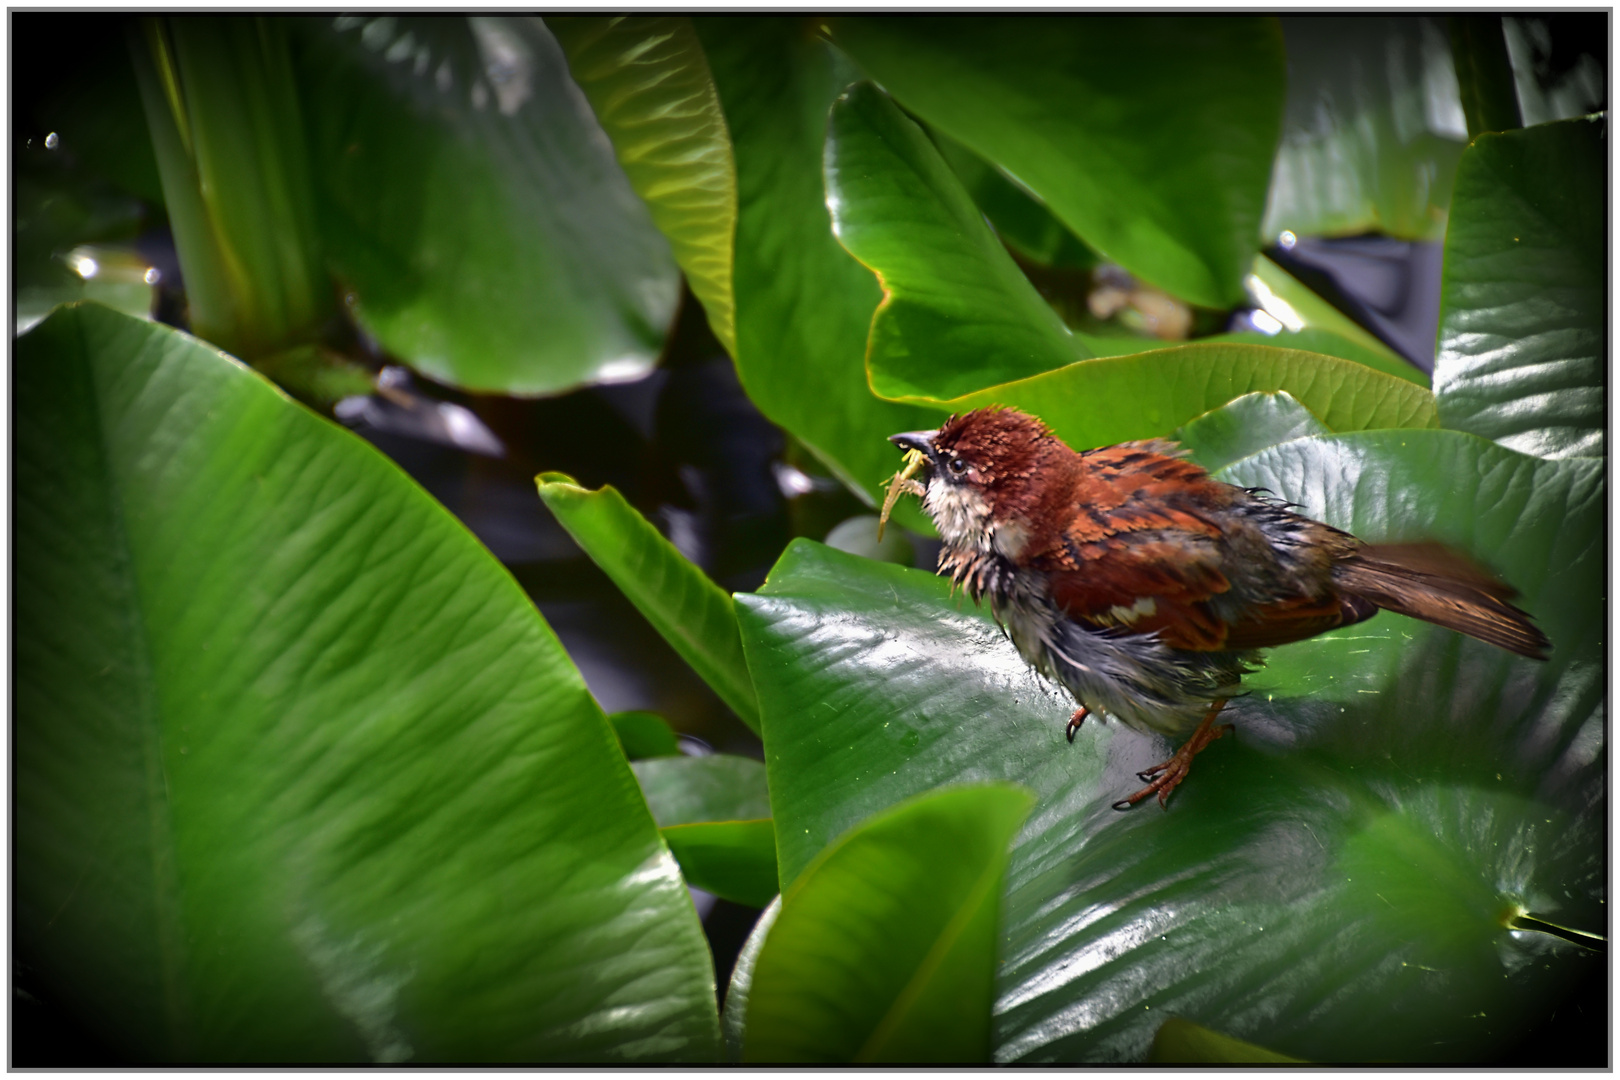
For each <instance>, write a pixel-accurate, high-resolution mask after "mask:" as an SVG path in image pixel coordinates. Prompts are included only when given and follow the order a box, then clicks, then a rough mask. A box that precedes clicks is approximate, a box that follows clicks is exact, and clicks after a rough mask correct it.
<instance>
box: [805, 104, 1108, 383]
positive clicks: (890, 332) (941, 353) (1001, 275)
mask: <svg viewBox="0 0 1620 1080" xmlns="http://www.w3.org/2000/svg"><path fill="white" fill-rule="evenodd" d="M826 174H827V205H828V207H829V209H830V210H831V211H832V220H833V232H834V233H835V234H836V235H837V237H838V241H839V243H841V244H843V245H844V247H845V248H847V249H848V250H849V253H850V254H851V255H854V256H855V257H856V258H857V259H859V260H860V261H861V263H862V264H863V265H865V266H866V267H867V268H869V269H870V270H872V272H873V273H875V274H876V275H877V278H878V282H879V283H880V284H881V285H882V286H883V302H882V304H881V305H879V306H878V309H877V313H876V314H875V315H874V316H873V318H872V331H871V335H870V336H869V338H868V339H867V345H866V347H867V355H868V357H869V358H870V360H871V367H872V370H871V374H872V388H873V389H874V390H876V391H877V392H878V393H880V394H882V395H883V396H885V397H891V398H906V397H913V398H914V397H940V398H952V397H958V396H960V395H962V394H966V393H970V392H972V391H974V390H978V389H980V388H982V387H984V386H988V385H990V384H992V383H1004V382H1011V381H1012V380H1014V379H1020V378H1023V377H1025V376H1028V375H1036V374H1039V373H1040V372H1043V371H1047V370H1050V369H1051V368H1054V367H1061V366H1062V365H1064V364H1068V363H1072V362H1073V361H1075V360H1083V359H1085V358H1087V357H1089V356H1090V355H1091V353H1090V352H1089V351H1087V349H1086V348H1085V346H1084V345H1082V344H1081V342H1080V341H1079V340H1078V339H1076V338H1075V336H1074V335H1073V334H1072V333H1070V332H1069V329H1068V327H1066V326H1064V325H1063V320H1062V319H1060V318H1058V315H1057V312H1055V311H1053V310H1052V308H1051V307H1050V306H1049V305H1048V304H1047V303H1046V301H1045V300H1044V299H1042V298H1041V295H1040V294H1039V293H1037V292H1036V291H1035V287H1034V286H1033V285H1031V284H1030V283H1029V279H1028V278H1026V277H1024V275H1023V272H1022V271H1020V270H1019V269H1018V266H1017V264H1016V263H1014V262H1013V261H1012V257H1011V256H1010V255H1008V254H1007V249H1006V248H1004V247H1002V246H1001V242H1000V241H999V240H997V239H996V236H995V234H994V233H992V232H991V231H990V229H989V227H988V226H987V225H986V224H985V219H984V214H983V213H982V212H981V211H980V210H979V208H978V207H977V206H976V205H974V202H973V200H972V198H971V197H970V196H969V195H968V193H967V191H966V190H965V189H964V188H963V187H962V184H961V182H960V181H959V180H957V178H956V174H955V173H953V172H952V171H951V168H950V166H948V165H946V164H945V161H944V159H943V158H941V157H940V155H939V151H937V150H936V149H934V145H933V143H931V142H930V141H929V140H928V136H927V135H925V134H923V131H922V129H921V128H919V127H918V126H917V125H916V124H915V123H913V122H912V121H910V120H908V119H907V118H906V117H905V116H904V115H903V114H902V113H901V112H900V110H899V109H898V108H896V107H895V105H894V103H893V102H892V101H890V100H889V97H888V95H887V94H885V93H884V92H883V91H881V90H879V89H878V88H877V87H875V86H873V85H872V84H871V83H869V82H863V83H859V84H857V85H856V86H854V87H852V88H851V89H850V90H849V91H847V92H846V93H845V94H844V95H843V96H841V97H840V98H839V99H838V101H837V102H836V103H834V105H833V107H832V116H831V119H830V120H829V121H828V127H827V153H826Z"/></svg>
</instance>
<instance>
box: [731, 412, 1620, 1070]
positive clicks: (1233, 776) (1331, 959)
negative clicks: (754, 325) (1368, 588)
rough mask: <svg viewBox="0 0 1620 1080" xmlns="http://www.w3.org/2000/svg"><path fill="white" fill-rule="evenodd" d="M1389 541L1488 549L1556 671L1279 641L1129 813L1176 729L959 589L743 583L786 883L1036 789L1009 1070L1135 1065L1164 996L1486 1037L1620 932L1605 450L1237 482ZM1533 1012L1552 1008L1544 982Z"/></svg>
mask: <svg viewBox="0 0 1620 1080" xmlns="http://www.w3.org/2000/svg"><path fill="white" fill-rule="evenodd" d="M1222 477H1223V478H1224V479H1227V480H1229V481H1231V482H1234V483H1241V484H1246V485H1253V486H1265V487H1267V488H1270V489H1271V490H1272V491H1274V492H1276V493H1277V494H1278V495H1279V496H1280V497H1282V498H1284V499H1288V500H1291V501H1295V502H1298V503H1301V504H1303V506H1304V512H1306V513H1309V514H1312V515H1315V516H1319V517H1321V518H1322V519H1323V520H1327V521H1329V522H1330V523H1332V524H1335V525H1338V526H1340V527H1346V528H1350V529H1351V530H1353V531H1355V532H1356V533H1357V534H1358V535H1361V536H1363V537H1365V538H1367V539H1369V540H1400V539H1413V538H1415V537H1422V536H1431V537H1435V538H1438V539H1440V540H1442V541H1444V542H1447V543H1450V544H1453V545H1455V546H1457V547H1459V548H1461V549H1462V550H1464V551H1466V552H1468V553H1469V554H1470V555H1472V556H1473V557H1474V558H1475V559H1477V560H1479V561H1481V562H1483V563H1485V564H1487V565H1489V566H1491V567H1493V568H1494V569H1495V570H1497V571H1498V572H1499V573H1501V574H1502V575H1503V576H1504V577H1505V578H1506V579H1507V580H1508V581H1510V582H1511V583H1512V584H1513V585H1515V586H1517V587H1518V588H1519V589H1520V590H1522V593H1523V595H1522V596H1521V598H1520V601H1519V602H1520V603H1521V604H1522V605H1523V606H1524V607H1525V608H1526V609H1527V610H1529V611H1530V612H1531V613H1532V614H1534V615H1535V616H1537V617H1538V619H1539V620H1540V624H1541V626H1542V627H1543V629H1544V630H1545V631H1546V632H1547V633H1548V635H1549V636H1550V637H1551V638H1552V640H1553V642H1554V649H1553V659H1552V660H1551V661H1549V662H1547V663H1545V664H1538V663H1536V662H1534V661H1529V660H1521V659H1518V658H1514V657H1511V656H1508V655H1507V654H1505V653H1503V652H1501V651H1500V650H1497V649H1494V648H1492V647H1490V646H1487V645H1484V644H1482V643H1478V642H1474V641H1471V640H1467V639H1464V638H1461V637H1459V636H1458V635H1456V634H1453V633H1451V632H1449V631H1443V630H1439V629H1437V628H1432V627H1429V626H1427V625H1425V624H1422V623H1418V622H1414V621H1411V620H1407V619H1403V618H1400V617H1398V616H1393V615H1388V614H1384V615H1380V616H1378V617H1377V618H1376V619H1374V620H1372V621H1371V622H1368V623H1364V624H1361V625H1359V626H1357V627H1354V628H1351V629H1349V630H1345V631H1340V632H1337V633H1335V634H1329V635H1324V636H1323V637H1320V638H1316V639H1313V640H1311V641H1308V642H1303V643H1299V644H1295V645H1292V646H1289V647H1287V648H1282V649H1277V650H1273V651H1271V653H1269V654H1268V655H1269V659H1268V666H1267V667H1266V668H1265V669H1264V670H1263V671H1262V672H1260V673H1259V674H1257V675H1255V676H1252V677H1251V678H1250V679H1248V680H1246V682H1247V685H1248V686H1249V688H1250V689H1251V693H1250V695H1249V696H1247V697H1245V698H1242V699H1239V700H1238V701H1237V702H1235V703H1234V704H1233V705H1232V706H1230V707H1229V716H1230V718H1231V720H1232V721H1233V722H1234V723H1235V724H1236V725H1237V729H1238V735H1237V738H1236V739H1235V740H1221V741H1220V742H1218V743H1217V744H1215V746H1213V747H1211V748H1210V749H1209V750H1207V751H1206V752H1205V753H1203V754H1202V755H1200V757H1199V759H1198V762H1197V765H1196V767H1195V768H1194V770H1193V772H1192V775H1191V777H1190V778H1189V780H1188V781H1187V782H1186V783H1185V784H1184V785H1183V786H1182V787H1181V788H1180V789H1179V790H1178V791H1177V793H1176V795H1175V798H1174V799H1172V800H1171V803H1170V809H1169V812H1168V813H1162V812H1159V811H1157V810H1156V809H1154V808H1151V807H1149V808H1147V810H1146V812H1144V811H1143V810H1142V809H1138V810H1136V811H1133V812H1130V813H1125V814H1120V813H1116V812H1114V811H1112V810H1110V809H1109V808H1108V806H1109V803H1111V802H1112V801H1113V800H1115V799H1117V798H1119V797H1120V796H1121V795H1123V794H1125V793H1127V792H1129V791H1131V790H1134V789H1135V788H1136V787H1138V786H1139V785H1140V781H1138V780H1136V779H1135V777H1134V776H1133V775H1132V774H1133V773H1134V772H1135V771H1137V770H1139V769H1141V768H1144V767H1145V766H1147V765H1148V764H1151V763H1153V762H1156V761H1159V760H1162V759H1163V758H1164V757H1165V756H1166V755H1167V752H1168V751H1169V749H1170V744H1169V743H1168V742H1167V741H1164V740H1161V739H1157V738H1151V737H1148V736H1144V735H1139V734H1136V733H1134V732H1132V731H1130V730H1128V729H1124V728H1121V727H1118V726H1115V725H1110V724H1099V723H1097V722H1096V721H1095V720H1090V721H1087V723H1086V725H1085V726H1084V727H1083V728H1082V729H1081V731H1080V733H1079V735H1078V736H1077V737H1076V739H1075V742H1074V743H1073V744H1072V745H1071V744H1069V743H1067V742H1066V741H1065V740H1064V737H1063V725H1064V721H1065V720H1066V719H1067V718H1068V713H1069V710H1070V709H1071V708H1072V703H1071V702H1069V701H1068V700H1067V698H1066V696H1065V695H1061V694H1060V693H1059V692H1058V691H1056V690H1055V689H1054V688H1052V687H1049V686H1046V685H1044V684H1042V683H1041V682H1040V681H1039V680H1038V679H1037V678H1036V677H1035V676H1033V675H1032V674H1031V673H1030V672H1029V671H1028V669H1027V668H1026V667H1025V666H1024V664H1023V662H1022V661H1021V660H1020V659H1019V658H1018V656H1017V654H1016V653H1015V652H1014V651H1013V649H1012V648H1011V646H1010V645H1009V644H1007V643H1006V642H1005V641H1004V639H1002V638H1001V636H1000V634H999V632H998V631H997V630H996V629H995V627H994V625H993V624H992V623H990V622H989V621H988V619H987V618H986V617H984V616H983V615H982V614H979V613H975V612H972V611H971V609H966V610H961V609H960V608H959V605H960V606H963V607H965V605H963V604H962V601H960V600H958V601H957V602H954V603H953V602H951V601H949V600H948V599H947V596H946V594H947V586H946V583H945V582H943V581H941V580H939V579H937V578H933V577H931V576H928V575H924V574H923V573H921V572H919V571H908V570H903V569H899V568H894V567H890V566H884V565H879V564H875V563H864V564H863V563H859V562H857V561H855V560H852V559H848V558H847V557H844V556H841V555H838V554H836V553H833V552H830V551H828V550H826V549H823V548H819V547H817V546H815V545H812V544H809V543H806V542H802V541H801V542H799V543H796V544H795V545H794V546H793V547H791V548H790V549H789V551H788V552H787V554H786V555H785V556H784V558H783V560H782V562H781V563H780V564H779V565H778V566H777V568H776V569H775V570H774V571H773V573H772V574H771V577H770V578H769V580H768V583H767V585H766V587H765V588H764V589H763V590H762V591H761V592H760V593H759V594H756V595H754V596H747V597H740V598H739V611H740V612H741V622H742V626H743V633H744V643H745V646H746V647H747V648H748V650H749V658H750V664H751V669H752V670H753V671H754V673H755V677H756V684H757V686H758V688H759V692H760V698H761V705H762V710H763V715H764V728H765V737H766V749H767V760H768V765H769V768H770V770H771V792H772V799H773V806H774V808H775V812H776V821H777V828H778V841H779V858H780V859H781V861H782V874H783V879H784V880H785V881H792V880H793V878H794V876H795V875H796V874H797V873H800V872H802V870H803V867H804V866H805V865H806V864H807V863H808V862H809V861H810V860H811V859H813V858H814V857H815V855H816V853H817V852H818V851H820V850H821V849H822V848H823V847H824V846H825V845H826V844H827V843H828V842H829V841H830V840H831V839H832V838H833V837H835V836H836V835H838V833H839V832H841V831H842V830H843V829H845V828H848V827H849V826H850V825H851V824H852V823H853V822H855V821H859V820H862V819H863V818H865V817H867V816H869V815H871V814H873V813H876V812H878V811H879V810H881V809H883V808H885V807H887V806H891V805H894V804H895V803H898V802H900V801H903V800H904V799H906V798H909V797H911V796H913V795H915V794H917V793H919V792H921V791H925V790H929V789H931V788H934V787H938V786H940V785H943V784H949V783H957V782H964V781H974V780H989V779H1005V780H1013V781H1016V782H1019V783H1022V784H1024V785H1026V786H1028V787H1030V788H1031V789H1033V790H1034V791H1035V792H1036V793H1037V796H1038V799H1039V801H1038V803H1037V806H1036V809H1035V811H1034V813H1033V815H1032V817H1031V819H1030V824H1029V825H1028V827H1026V829H1025V830H1024V832H1023V833H1022V835H1021V836H1020V838H1019V841H1018V844H1017V846H1016V847H1015V850H1014V855H1013V862H1012V868H1011V871H1010V873H1009V890H1008V897H1007V900H1006V905H1007V907H1006V910H1007V916H1006V934H1007V939H1006V940H1007V946H1006V954H1005V956H1006V962H1005V964H1004V966H1003V967H1002V968H1001V971H1000V975H999V977H998V982H997V1004H996V1006H995V1014H996V1050H995V1056H996V1059H997V1060H999V1061H1132V1060H1140V1059H1141V1058H1142V1056H1143V1055H1144V1054H1145V1053H1146V1052H1147V1049H1148V1046H1149V1044H1150V1042H1151V1040H1152V1037H1153V1034H1154V1032H1155V1031H1156V1030H1157V1029H1158V1027H1159V1025H1160V1024H1161V1023H1162V1021H1163V1019H1164V1016H1165V1014H1166V1013H1173V1014H1174V1015H1177V1016H1181V1017H1183V1018H1185V1019H1188V1020H1190V1021H1193V1022H1195V1023H1198V1024H1202V1025H1205V1026H1207V1027H1211V1028H1214V1029H1216V1030H1219V1031H1221V1032H1223V1033H1226V1034H1228V1035H1231V1036H1232V1037H1234V1038H1239V1039H1243V1040H1246V1041H1250V1042H1255V1043H1258V1044H1260V1045H1263V1046H1266V1047H1268V1048H1271V1049H1273V1050H1275V1051H1277V1052H1279V1053H1283V1054H1287V1055H1290V1056H1296V1057H1300V1058H1305V1059H1309V1060H1315V1061H1364V1060H1370V1059H1382V1060H1435V1061H1454V1060H1488V1059H1490V1058H1491V1057H1492V1056H1493V1055H1494V1054H1496V1053H1500V1052H1501V1051H1503V1050H1504V1049H1506V1048H1508V1047H1511V1046H1512V1045H1513V1043H1514V1041H1515V1040H1516V1039H1517V1038H1519V1037H1520V1036H1521V1035H1522V1034H1523V1033H1524V1032H1525V1031H1527V1030H1529V1029H1530V1028H1532V1027H1533V1026H1534V1025H1535V1024H1536V1023H1537V1022H1539V1021H1540V1020H1541V1019H1542V1018H1543V1017H1544V1016H1545V1015H1546V1014H1547V1013H1548V1012H1549V1011H1551V1009H1553V1008H1554V1007H1555V1004H1554V1003H1555V1002H1557V1001H1558V999H1559V997H1560V996H1561V994H1562V992H1563V991H1564V989H1565V988H1566V987H1568V986H1569V985H1570V984H1571V982H1572V981H1573V980H1574V979H1576V978H1578V977H1580V976H1581V975H1582V973H1583V972H1584V970H1585V967H1586V965H1589V964H1590V963H1594V962H1601V961H1600V960H1597V959H1594V954H1591V953H1589V952H1585V951H1583V950H1581V949H1579V948H1578V947H1576V946H1574V945H1570V944H1568V943H1566V942H1564V941H1563V940H1561V939H1559V938H1556V937H1553V936H1551V935H1547V934H1538V933H1533V932H1526V931H1523V930H1509V929H1508V928H1507V923H1508V921H1509V920H1510V919H1511V918H1512V917H1513V915H1514V913H1515V912H1517V911H1521V910H1529V911H1531V912H1535V913H1537V914H1542V913H1543V912H1545V915H1544V917H1545V918H1547V919H1548V920H1549V921H1551V922H1553V923H1557V924H1559V925H1572V924H1573V925H1578V926H1582V927H1585V928H1588V929H1594V928H1597V927H1601V926H1602V925H1603V923H1604V917H1603V906H1602V899H1603V877H1602V869H1601V868H1602V864H1603V863H1602V821H1603V814H1604V807H1603V789H1604V776H1603V739H1604V735H1603V719H1602V693H1603V691H1602V674H1601V671H1602V665H1601V657H1602V648H1601V638H1602V632H1601V629H1600V627H1601V619H1602V598H1601V592H1602V586H1601V580H1602V578H1601V574H1602V558H1603V556H1602V542H1601V535H1602V534H1601V521H1602V518H1601V505H1602V480H1601V470H1600V469H1598V468H1597V467H1596V463H1594V462H1588V461H1584V460H1571V461H1560V462H1550V461H1542V460H1538V459H1535V458H1529V457H1526V456H1523V455H1520V454H1516V453H1513V452H1511V451H1508V450H1505V449H1503V448H1501V447H1497V446H1494V445H1492V444H1490V443H1488V442H1485V441H1483V440H1479V439H1477V438H1474V437H1472V436H1468V435H1464V434H1460V433H1456V432H1443V431H1412V430H1402V431H1374V432H1361V433H1355V434H1349V435H1337V436H1332V437H1328V438H1308V439H1300V440H1295V441H1292V442H1288V443H1284V444H1281V445H1278V446H1274V447H1271V448H1269V449H1267V450H1264V451H1262V452H1261V453H1259V454H1257V455H1253V456H1250V457H1247V458H1245V459H1243V461H1241V462H1240V463H1239V464H1238V465H1237V466H1234V467H1233V468H1232V469H1229V470H1227V471H1226V472H1225V473H1223V474H1222ZM1532 1003H1533V1004H1532Z"/></svg>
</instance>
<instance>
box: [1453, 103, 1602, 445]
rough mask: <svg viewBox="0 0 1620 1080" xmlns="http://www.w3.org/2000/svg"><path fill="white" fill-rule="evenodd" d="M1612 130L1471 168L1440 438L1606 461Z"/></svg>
mask: <svg viewBox="0 0 1620 1080" xmlns="http://www.w3.org/2000/svg"><path fill="white" fill-rule="evenodd" d="M1605 129H1606V122H1605V120H1604V119H1603V118H1602V117H1592V118H1582V119H1577V120H1561V121H1557V122H1555V123H1550V124H1541V125H1538V126H1536V127H1533V128H1525V129H1523V130H1521V131H1511V132H1504V133H1501V134H1490V135H1483V136H1481V137H1480V138H1479V139H1477V140H1476V141H1475V142H1474V144H1473V145H1472V146H1470V147H1469V149H1468V152H1467V153H1466V154H1464V155H1463V160H1462V164H1461V165H1459V166H1458V169H1457V192H1456V197H1455V202H1454V205H1453V208H1452V216H1451V227H1450V228H1449V229H1448V230H1447V232H1446V261H1445V272H1444V278H1443V280H1442V283H1441V294H1440V351H1439V355H1438V357H1437V358H1436V360H1435V368H1434V385H1435V396H1436V398H1437V399H1438V402H1439V406H1440V419H1441V422H1442V423H1443V424H1445V426H1447V427H1451V428H1457V429H1460V430H1463V431H1471V432H1473V433H1474V434H1476V435H1483V436H1484V437H1485V438H1487V439H1495V440H1496V441H1497V442H1499V443H1501V444H1502V445H1504V446H1508V447H1512V448H1513V449H1515V450H1522V451H1524V452H1525V453H1528V454H1539V455H1541V456H1542V457H1568V456H1571V455H1580V456H1600V455H1602V453H1603V446H1604V441H1603V427H1604V408H1603V395H1604V387H1605V384H1606V381H1607V379H1606V374H1607V372H1606V367H1605V355H1604V317H1605V312H1606V306H1605V305H1606V302H1607V293H1606V292H1605V282H1604V270H1605V261H1604V246H1603V238H1604V221H1603V212H1604V179H1605V162H1606V161H1607V153H1608V147H1607V141H1606V137H1605Z"/></svg>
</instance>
